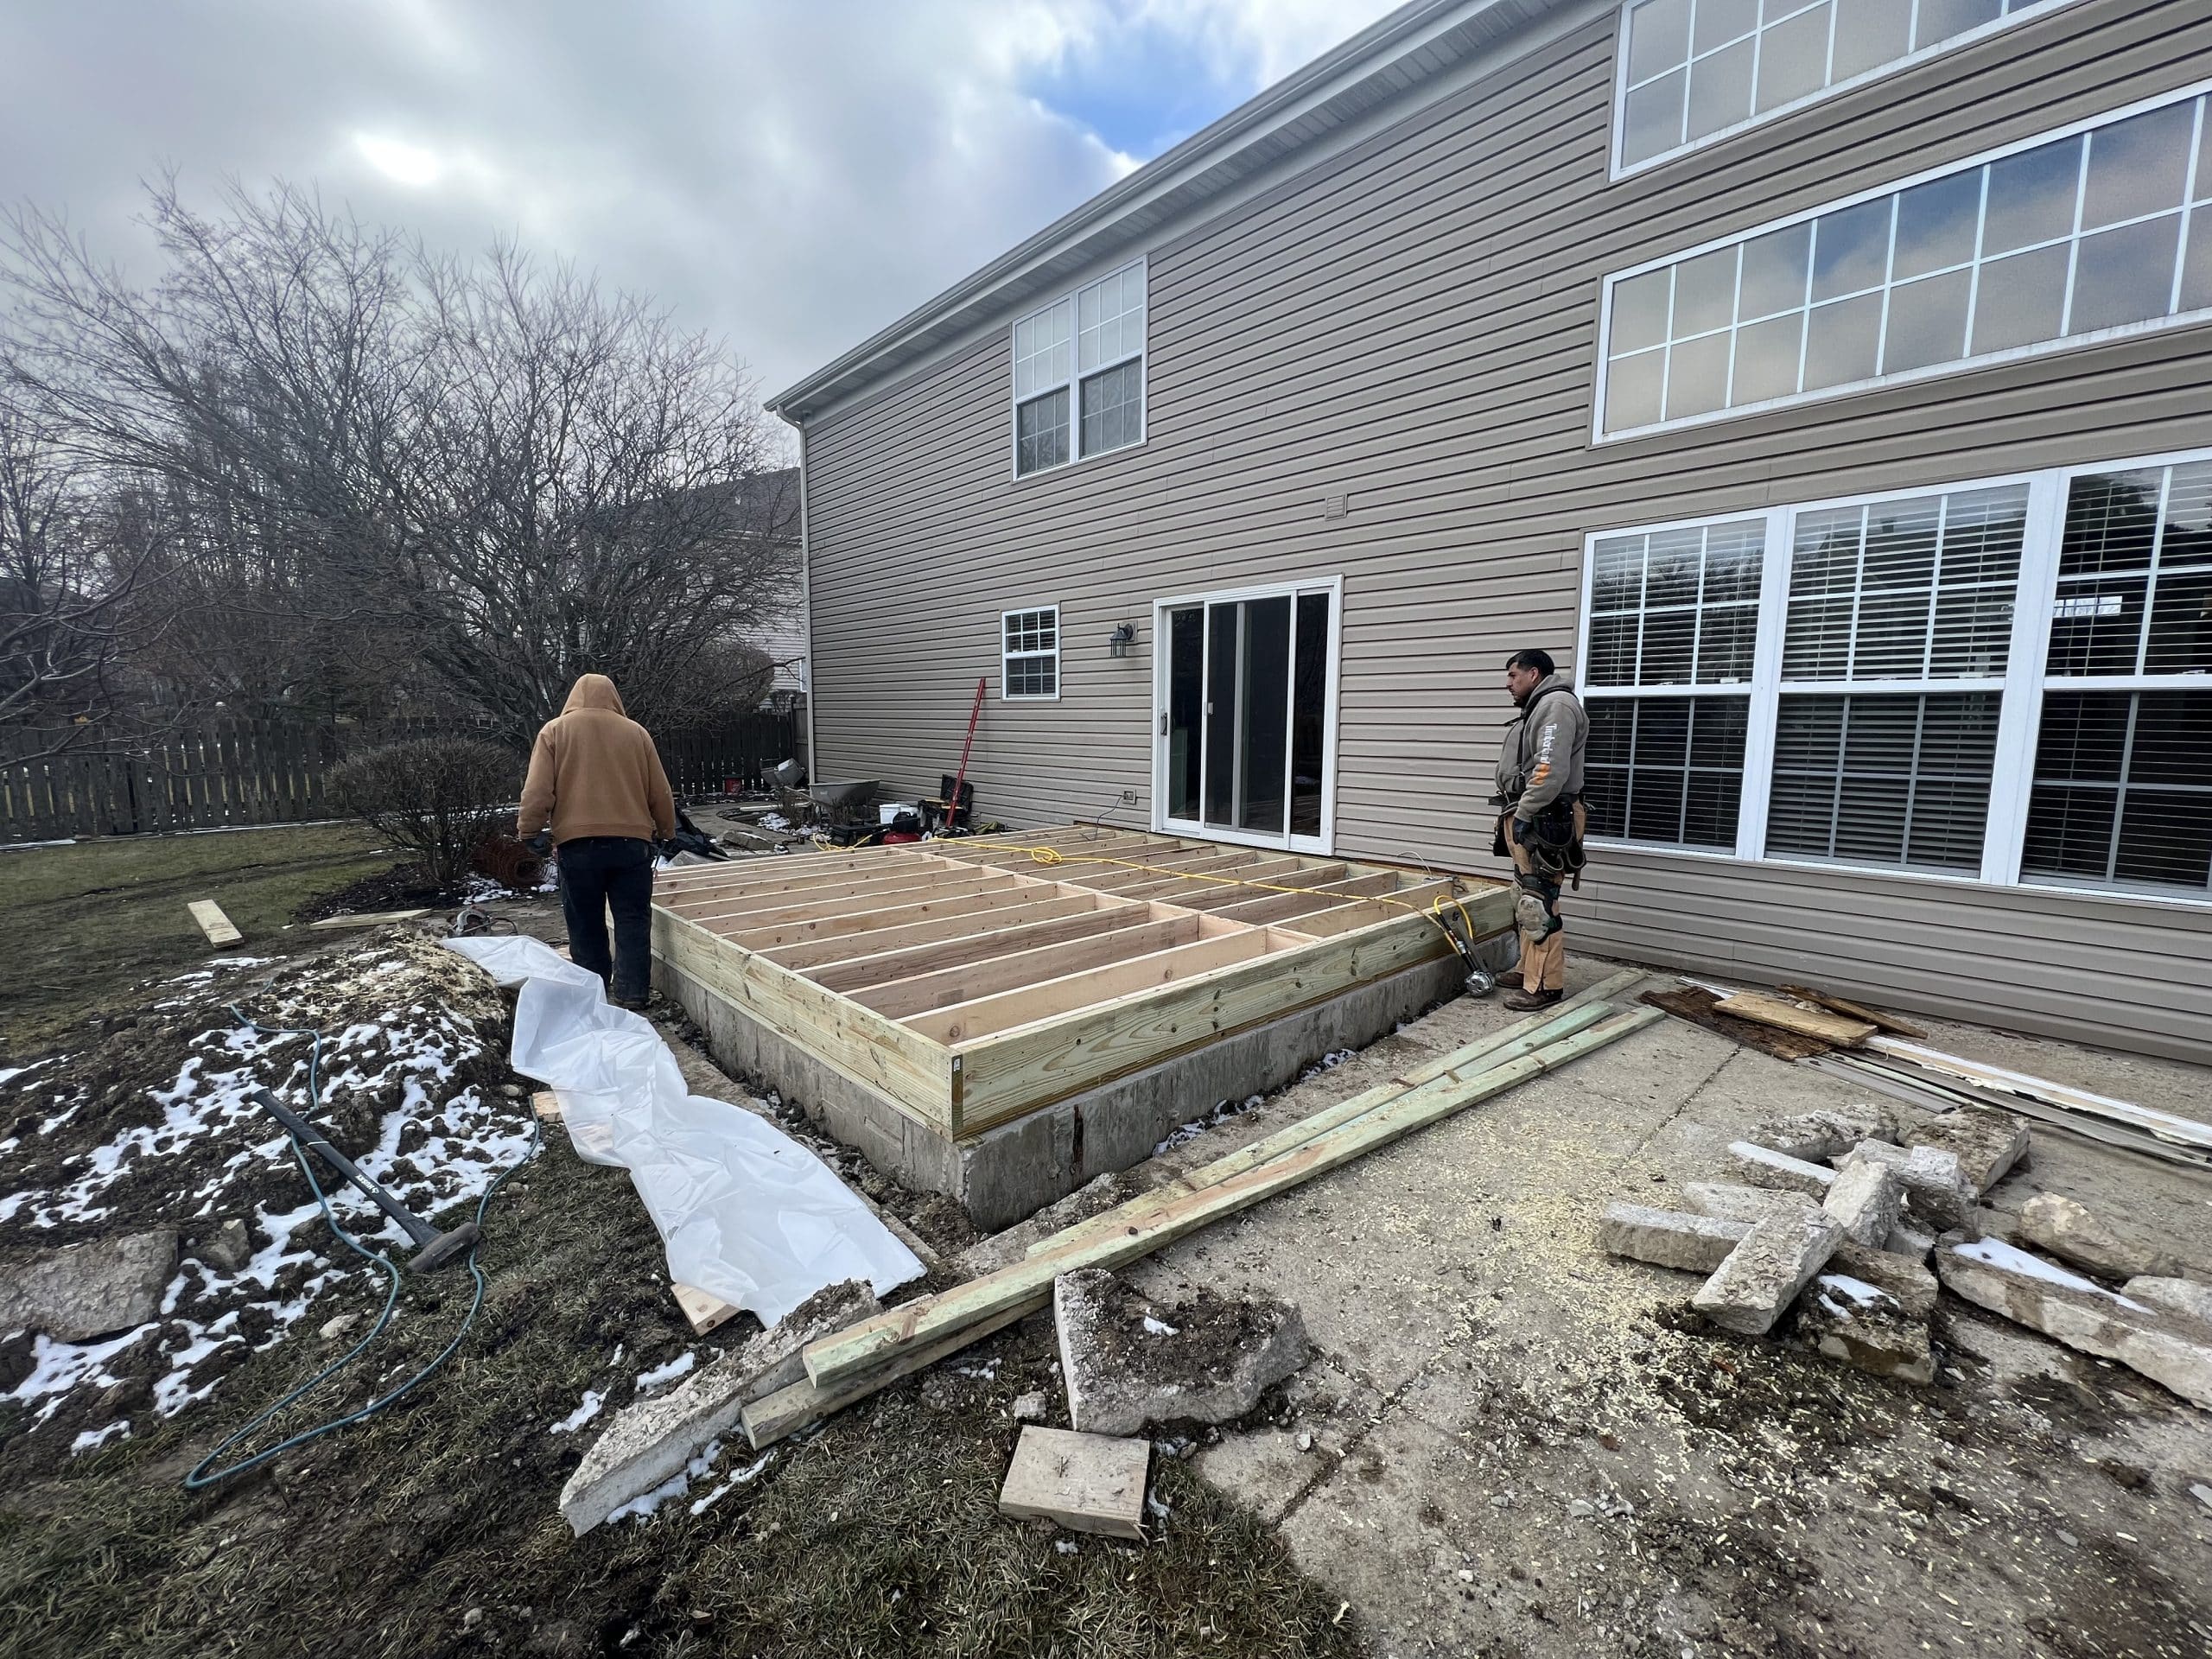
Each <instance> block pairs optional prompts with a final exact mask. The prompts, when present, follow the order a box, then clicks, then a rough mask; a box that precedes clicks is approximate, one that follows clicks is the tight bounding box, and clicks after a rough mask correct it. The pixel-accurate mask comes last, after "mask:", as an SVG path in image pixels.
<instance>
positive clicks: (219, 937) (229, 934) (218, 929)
mask: <svg viewBox="0 0 2212 1659" xmlns="http://www.w3.org/2000/svg"><path fill="white" fill-rule="evenodd" d="M185 908H186V909H187V910H189V911H190V912H192V919H193V920H194V921H195V922H197V923H199V924H200V931H201V932H202V933H205V934H206V935H207V943H208V944H238V943H240V942H241V941H242V940H244V939H245V934H243V933H241V932H239V931H238V929H237V928H235V927H233V926H232V925H231V918H229V917H227V916H226V915H224V914H223V907H222V906H220V905H219V904H217V903H216V902H215V901H214V900H213V899H194V900H193V901H192V902H191V903H190V904H188V905H187V906H185Z"/></svg>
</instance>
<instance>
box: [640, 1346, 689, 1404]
mask: <svg viewBox="0 0 2212 1659" xmlns="http://www.w3.org/2000/svg"><path fill="white" fill-rule="evenodd" d="M697 1363H699V1356H698V1355H696V1353H693V1352H692V1351H690V1349H688V1348H687V1349H685V1350H684V1351H683V1352H682V1353H680V1354H678V1355H677V1357H675V1358H674V1359H671V1360H670V1361H669V1362H668V1363H667V1364H665V1365H656V1366H654V1367H653V1368H652V1370H650V1371H640V1372H639V1373H638V1382H637V1389H638V1392H639V1394H651V1393H652V1391H653V1390H654V1389H658V1388H659V1387H661V1386H662V1385H663V1384H664V1383H673V1382H675V1381H676V1379H677V1377H679V1376H683V1373H684V1372H686V1371H688V1370H690V1369H691V1368H692V1367H693V1366H694V1365H696V1364H697Z"/></svg>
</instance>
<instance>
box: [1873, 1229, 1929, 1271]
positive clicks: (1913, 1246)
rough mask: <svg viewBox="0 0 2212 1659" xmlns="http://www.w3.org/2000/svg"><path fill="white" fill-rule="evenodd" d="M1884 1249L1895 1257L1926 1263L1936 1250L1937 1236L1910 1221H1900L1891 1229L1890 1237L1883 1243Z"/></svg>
mask: <svg viewBox="0 0 2212 1659" xmlns="http://www.w3.org/2000/svg"><path fill="white" fill-rule="evenodd" d="M1882 1248H1883V1249H1885V1250H1888V1251H1890V1252H1891V1253H1892V1254H1893V1255H1902V1256H1905V1257H1908V1258H1910V1260H1912V1261H1914V1262H1926V1261H1927V1260H1928V1252H1929V1251H1930V1250H1932V1249H1935V1248H1936V1235H1935V1234H1933V1233H1931V1232H1929V1231H1928V1230H1926V1229H1925V1228H1922V1227H1916V1226H1914V1225H1913V1224H1912V1223H1911V1222H1910V1221H1899V1222H1898V1223H1897V1225H1896V1226H1894V1227H1892V1228H1891V1229H1890V1236H1889V1237H1888V1238H1886V1239H1885V1240H1884V1241H1883V1242H1882Z"/></svg>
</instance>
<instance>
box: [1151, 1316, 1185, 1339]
mask: <svg viewBox="0 0 2212 1659" xmlns="http://www.w3.org/2000/svg"><path fill="white" fill-rule="evenodd" d="M1144 1329H1145V1334H1146V1335H1147V1336H1151V1337H1179V1336H1181V1335H1182V1334H1183V1333H1182V1332H1180V1331H1178V1330H1177V1329H1176V1328H1175V1327H1174V1326H1173V1325H1170V1324H1168V1323H1167V1321H1166V1320H1165V1319H1154V1318H1153V1317H1152V1315H1151V1314H1149V1313H1147V1314H1146V1315H1145V1316H1144Z"/></svg>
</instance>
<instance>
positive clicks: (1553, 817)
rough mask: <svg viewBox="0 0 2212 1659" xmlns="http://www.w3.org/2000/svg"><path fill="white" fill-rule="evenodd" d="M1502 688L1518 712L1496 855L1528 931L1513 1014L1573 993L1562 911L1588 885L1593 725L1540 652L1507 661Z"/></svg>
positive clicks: (1508, 745) (1499, 801) (1501, 775)
mask: <svg viewBox="0 0 2212 1659" xmlns="http://www.w3.org/2000/svg"><path fill="white" fill-rule="evenodd" d="M1505 689H1506V690H1508V691H1510V692H1511V693H1512V694H1513V702H1514V704H1515V706H1516V707H1517V708H1518V709H1520V711H1521V712H1520V713H1519V714H1518V715H1516V716H1515V717H1514V719H1513V720H1512V721H1511V722H1510V724H1508V725H1507V727H1506V728H1505V742H1504V744H1503V747H1501V748H1500V749H1499V751H1498V756H1497V788H1496V790H1495V791H1494V792H1493V793H1492V794H1491V805H1492V806H1494V807H1497V809H1498V819H1497V838H1496V841H1495V842H1494V844H1493V845H1492V847H1491V851H1493V852H1494V853H1496V854H1497V855H1499V856H1500V857H1509V856H1510V858H1511V859H1512V860H1513V869H1514V883H1515V886H1516V888H1517V889H1518V891H1517V892H1516V893H1515V895H1514V906H1513V915H1514V920H1515V921H1516V923H1518V924H1519V925H1520V930H1521V988H1520V990H1519V991H1517V992H1516V993H1515V994H1514V995H1511V996H1509V997H1507V998H1506V999H1505V1006H1506V1007H1509V1008H1511V1009H1513V1010H1514V1011H1515V1012H1516V1013H1522V1012H1526V1011H1529V1010H1531V1009H1535V1008H1544V1007H1550V1006H1551V1005H1552V1004H1553V1003H1554V1002H1556V1001H1559V1000H1560V998H1561V997H1562V996H1564V995H1566V994H1567V938H1566V935H1565V932H1564V931H1563V930H1564V928H1565V924H1564V923H1563V922H1561V921H1560V914H1559V896H1560V887H1562V885H1563V884H1564V883H1565V882H1566V881H1567V880H1573V881H1574V883H1575V884H1576V885H1577V886H1578V887H1579V886H1580V884H1581V872H1582V865H1583V854H1582V831H1583V827H1584V825H1585V823H1586V821H1587V820H1586V815H1585V813H1584V811H1583V807H1582V753H1583V749H1584V747H1586V744H1587V743H1588V741H1589V737H1590V718H1589V716H1588V715H1586V714H1585V713H1584V712H1583V709H1582V705H1581V703H1580V702H1578V701H1576V699H1575V696H1574V693H1573V692H1572V691H1570V690H1568V689H1567V682H1566V681H1565V680H1564V679H1562V678H1560V675H1559V672H1558V671H1557V670H1556V669H1554V667H1553V665H1552V659H1551V658H1550V657H1549V656H1548V655H1547V654H1546V653H1545V652H1541V651H1534V650H1529V651H1516V652H1514V653H1513V655H1512V656H1510V657H1509V658H1506V662H1505Z"/></svg>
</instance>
